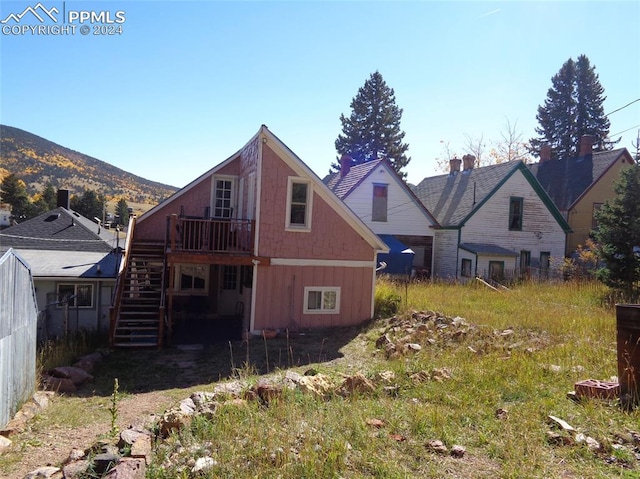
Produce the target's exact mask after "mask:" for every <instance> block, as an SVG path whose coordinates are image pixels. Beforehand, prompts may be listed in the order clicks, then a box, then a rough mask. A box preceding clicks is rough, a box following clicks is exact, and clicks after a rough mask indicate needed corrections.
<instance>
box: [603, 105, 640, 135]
mask: <svg viewBox="0 0 640 479" xmlns="http://www.w3.org/2000/svg"><path fill="white" fill-rule="evenodd" d="M637 101H640V98H636V99H635V100H633V101H631V102H629V103H627V104H626V105H625V106H621V107H620V108H618V109H617V110H613V111H610V112H609V113H607V114H606V115H605V116H609V115H611V114H613V113H615V112H617V111H620V110H624V109H625V108H626V107H628V106H630V105H633V104H634V103H635V102H637ZM634 128H635V127H634Z"/></svg>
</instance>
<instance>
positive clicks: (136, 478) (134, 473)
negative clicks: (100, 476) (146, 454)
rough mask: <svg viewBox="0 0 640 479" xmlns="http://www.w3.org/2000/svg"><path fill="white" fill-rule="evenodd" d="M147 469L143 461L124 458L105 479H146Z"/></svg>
mask: <svg viewBox="0 0 640 479" xmlns="http://www.w3.org/2000/svg"><path fill="white" fill-rule="evenodd" d="M146 469H147V468H146V465H145V462H144V460H143V459H134V458H130V457H124V458H122V459H120V461H118V463H117V464H116V465H115V466H114V467H113V468H112V469H111V470H110V471H109V472H108V474H107V475H106V476H104V477H105V479H144V477H145V474H146ZM65 479H66V478H65Z"/></svg>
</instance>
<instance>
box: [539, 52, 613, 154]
mask: <svg viewBox="0 0 640 479" xmlns="http://www.w3.org/2000/svg"><path fill="white" fill-rule="evenodd" d="M551 83H552V86H551V88H549V90H548V91H547V98H546V99H545V102H544V104H543V105H540V106H539V107H538V114H537V115H536V119H537V120H538V123H539V126H538V127H537V128H536V129H535V131H536V133H537V134H538V135H539V136H538V137H537V138H532V139H531V140H530V152H531V153H532V154H536V155H537V154H538V152H539V151H540V148H541V146H542V145H544V144H549V145H551V148H552V151H553V154H552V155H553V157H554V158H571V157H575V156H577V155H578V152H579V145H580V138H581V137H582V136H583V135H592V136H593V138H594V142H593V150H594V151H602V150H610V149H612V148H613V145H614V144H615V143H616V142H612V141H610V140H608V136H609V125H610V123H609V119H608V118H607V117H606V115H605V114H604V108H603V103H604V100H605V99H606V97H605V96H604V88H603V86H602V85H601V84H600V80H599V78H598V74H597V73H596V72H595V66H592V65H591V64H590V62H589V59H588V58H587V57H586V55H580V56H579V57H578V59H577V60H576V61H573V59H572V58H569V60H567V61H566V62H565V63H564V64H563V65H562V67H561V68H560V70H559V71H558V73H556V74H555V75H554V76H553V77H552V78H551Z"/></svg>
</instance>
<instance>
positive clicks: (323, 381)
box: [298, 374, 335, 397]
mask: <svg viewBox="0 0 640 479" xmlns="http://www.w3.org/2000/svg"><path fill="white" fill-rule="evenodd" d="M298 386H299V387H300V389H301V390H302V391H304V392H309V393H312V394H315V395H316V396H320V397H328V396H330V395H331V394H332V393H333V391H334V389H335V385H334V384H333V383H332V382H331V379H330V378H329V377H328V376H325V375H324V374H317V375H315V376H302V378H301V379H300V382H299V383H298Z"/></svg>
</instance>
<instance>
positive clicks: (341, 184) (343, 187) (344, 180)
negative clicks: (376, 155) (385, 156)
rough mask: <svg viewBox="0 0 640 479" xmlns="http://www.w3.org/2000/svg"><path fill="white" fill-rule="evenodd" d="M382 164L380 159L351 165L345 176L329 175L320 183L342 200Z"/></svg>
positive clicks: (382, 161) (340, 174) (339, 174)
mask: <svg viewBox="0 0 640 479" xmlns="http://www.w3.org/2000/svg"><path fill="white" fill-rule="evenodd" d="M384 162H385V161H384V160H382V159H380V160H374V161H367V162H365V163H360V164H359V165H353V166H352V167H351V169H350V170H349V173H347V174H346V175H344V176H342V173H341V172H339V171H338V172H337V173H331V174H329V175H327V176H325V177H324V178H323V179H322V182H323V183H324V184H325V185H327V186H328V187H329V189H330V190H331V191H333V192H334V193H335V195H336V196H337V197H338V198H340V199H341V200H344V199H345V198H346V197H347V196H349V193H351V192H352V191H353V190H355V189H356V187H357V186H358V185H359V184H360V183H362V182H363V181H364V179H365V178H366V177H367V176H369V174H370V173H371V172H372V171H373V170H375V169H376V166H378V165H380V164H382V163H384Z"/></svg>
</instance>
